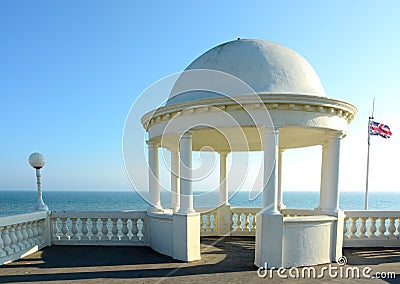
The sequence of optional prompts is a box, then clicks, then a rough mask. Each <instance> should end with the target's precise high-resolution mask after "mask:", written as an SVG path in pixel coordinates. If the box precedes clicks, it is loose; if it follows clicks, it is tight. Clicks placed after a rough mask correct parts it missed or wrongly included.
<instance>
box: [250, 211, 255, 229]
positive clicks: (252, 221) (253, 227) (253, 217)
mask: <svg viewBox="0 0 400 284" xmlns="http://www.w3.org/2000/svg"><path fill="white" fill-rule="evenodd" d="M251 216H252V219H251V227H252V231H253V232H256V214H252V215H251Z"/></svg>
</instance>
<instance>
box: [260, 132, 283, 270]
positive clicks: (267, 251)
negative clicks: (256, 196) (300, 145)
mask: <svg viewBox="0 0 400 284" xmlns="http://www.w3.org/2000/svg"><path fill="white" fill-rule="evenodd" d="M262 131H263V132H262V135H263V149H264V188H263V209H262V210H261V212H260V213H258V214H257V216H256V226H257V230H256V249H255V258H254V264H255V265H256V266H258V267H261V266H263V267H265V266H266V267H268V268H271V267H281V266H282V265H283V246H284V243H283V233H284V232H283V215H282V214H280V212H279V211H278V173H277V171H278V169H279V159H278V155H279V130H278V129H276V128H275V129H267V128H265V129H263V130H262ZM271 131H273V132H272V133H271ZM272 134H274V135H272ZM272 138H273V139H272ZM271 162H273V167H272V172H270V165H271V164H270V163H271ZM270 173H271V175H270Z"/></svg>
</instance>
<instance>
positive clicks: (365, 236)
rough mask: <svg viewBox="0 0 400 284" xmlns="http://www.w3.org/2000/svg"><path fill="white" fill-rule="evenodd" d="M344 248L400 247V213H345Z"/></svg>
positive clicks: (352, 211) (363, 211) (366, 211)
mask: <svg viewBox="0 0 400 284" xmlns="http://www.w3.org/2000/svg"><path fill="white" fill-rule="evenodd" d="M345 214H346V218H345V223H344V228H343V246H344V247H382V246H385V247H389V246H392V247H400V211H372V210H360V211H355V210H349V211H345Z"/></svg>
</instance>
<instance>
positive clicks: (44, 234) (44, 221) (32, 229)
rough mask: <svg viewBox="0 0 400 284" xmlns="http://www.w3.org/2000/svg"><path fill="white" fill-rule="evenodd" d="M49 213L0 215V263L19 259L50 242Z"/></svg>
mask: <svg viewBox="0 0 400 284" xmlns="http://www.w3.org/2000/svg"><path fill="white" fill-rule="evenodd" d="M49 220H50V218H49V213H48V212H43V211H42V212H33V213H27V214H20V215H14V216H5V217H0V233H1V236H0V265H2V264H5V263H9V262H12V261H14V260H17V259H20V258H22V257H24V256H26V255H29V254H31V253H33V252H35V251H38V250H40V249H41V248H43V247H45V246H47V245H48V244H49V243H50V231H49V227H50V226H49V223H48V222H49Z"/></svg>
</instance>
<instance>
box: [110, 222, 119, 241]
mask: <svg viewBox="0 0 400 284" xmlns="http://www.w3.org/2000/svg"><path fill="white" fill-rule="evenodd" d="M111 222H112V228H111V233H112V236H111V240H112V241H116V240H119V238H118V226H117V222H118V218H111Z"/></svg>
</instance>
